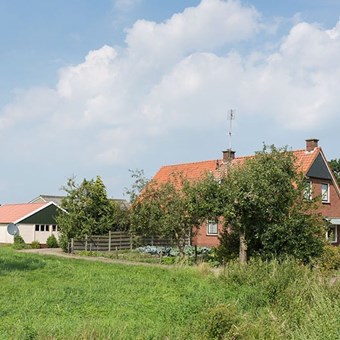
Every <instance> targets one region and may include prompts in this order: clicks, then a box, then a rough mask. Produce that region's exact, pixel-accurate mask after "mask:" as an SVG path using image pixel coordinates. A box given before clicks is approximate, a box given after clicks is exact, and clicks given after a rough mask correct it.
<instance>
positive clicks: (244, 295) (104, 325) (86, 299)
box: [0, 247, 340, 339]
mask: <svg viewBox="0 0 340 340" xmlns="http://www.w3.org/2000/svg"><path fill="white" fill-rule="evenodd" d="M0 287H1V289H2V293H1V294H0V318H1V322H0V339H213V338H215V339H337V338H339V335H340V330H339V324H340V323H339V321H340V320H339V315H340V313H339V312H340V310H339V308H340V307H339V300H340V299H339V298H340V296H339V291H340V287H339V283H337V282H336V283H333V284H332V283H330V278H329V277H328V276H326V275H325V274H322V275H321V274H318V273H316V272H314V271H311V270H310V269H309V268H306V267H303V266H299V265H298V264H296V263H294V262H292V261H289V260H287V261H285V262H283V263H278V262H275V261H273V262H270V263H266V262H261V261H253V262H251V263H250V264H249V265H247V266H239V265H238V264H237V263H231V264H229V265H228V266H227V267H226V268H225V269H224V270H221V271H220V273H219V275H216V273H211V271H210V270H209V268H207V267H201V268H200V269H197V268H182V267H181V268H176V267H173V268H159V267H154V268H153V267H142V266H141V267H138V266H126V265H118V264H113V263H100V262H92V261H91V262H89V261H84V260H69V259H62V258H56V257H45V256H44V257H43V256H39V255H33V254H22V253H16V252H14V251H13V250H12V249H10V248H7V247H0Z"/></svg>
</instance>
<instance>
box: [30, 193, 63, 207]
mask: <svg viewBox="0 0 340 340" xmlns="http://www.w3.org/2000/svg"><path fill="white" fill-rule="evenodd" d="M64 197H65V196H56V195H40V196H38V197H36V198H34V199H32V200H31V201H29V202H28V203H40V202H44V203H48V202H54V203H55V204H57V205H59V206H60V205H61V200H62V199H63V198H64Z"/></svg>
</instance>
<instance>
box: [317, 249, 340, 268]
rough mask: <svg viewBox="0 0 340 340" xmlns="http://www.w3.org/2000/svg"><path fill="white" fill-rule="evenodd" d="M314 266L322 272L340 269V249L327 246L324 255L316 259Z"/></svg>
mask: <svg viewBox="0 0 340 340" xmlns="http://www.w3.org/2000/svg"><path fill="white" fill-rule="evenodd" d="M313 264H314V266H315V267H317V268H320V269H321V270H338V269H340V247H334V246H331V245H326V246H325V248H324V251H323V253H322V255H321V256H320V257H319V258H317V259H315V260H314V262H313Z"/></svg>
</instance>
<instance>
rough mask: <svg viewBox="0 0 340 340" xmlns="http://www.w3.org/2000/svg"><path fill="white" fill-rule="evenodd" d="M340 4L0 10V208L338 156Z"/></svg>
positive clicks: (77, 3) (109, 4)
mask: <svg viewBox="0 0 340 340" xmlns="http://www.w3.org/2000/svg"><path fill="white" fill-rule="evenodd" d="M339 17H340V2H339V1H338V0H322V1H321V0H320V1H317V0H303V1H302V0H301V1H296V0H294V1H293V0H287V1H269V0H268V1H263V0H262V1H260V0H257V1H255V0H253V1H252V0H248V1H227V0H226V1H224V0H203V1H194V0H188V1H185V0H182V1H179V0H116V1H114V0H101V1H95V0H88V1H83V0H73V1H66V0H49V1H43V0H32V1H21V0H20V1H19V0H0V41H1V45H0V57H1V63H0V74H1V78H0V79H1V81H0V93H1V96H0V148H1V155H2V171H1V174H2V176H1V178H0V203H2V204H3V203H11V202H12V203H18V202H26V201H29V200H30V199H32V198H34V197H36V196H38V195H39V194H57V195H58V194H63V192H62V191H60V188H61V186H62V185H64V184H65V183H66V179H67V178H68V177H70V176H73V175H75V176H76V178H77V179H78V181H79V182H80V181H81V180H82V179H83V178H87V179H90V178H93V177H95V176H96V175H99V176H101V177H102V178H103V180H104V183H105V184H106V187H107V190H108V194H109V196H110V197H124V196H123V193H124V191H125V187H128V186H130V184H131V179H130V173H129V171H128V169H136V168H138V169H144V171H145V173H146V175H147V176H148V177H152V176H153V175H154V173H155V172H156V171H157V170H158V168H159V167H160V166H162V165H165V164H174V163H181V162H194V161H200V160H207V159H217V158H220V157H221V151H222V150H223V149H226V148H227V147H228V138H227V130H228V122H227V119H226V116H227V112H228V110H229V109H231V108H232V109H234V110H235V112H236V119H235V121H233V140H232V146H233V149H235V150H236V154H237V155H239V156H241V155H249V154H252V153H254V151H256V150H260V149H261V148H262V145H263V143H266V144H275V145H276V146H285V145H288V146H289V147H291V148H293V149H301V148H304V140H305V139H306V138H311V137H313V138H314V137H315V138H319V139H320V145H321V146H322V147H323V149H324V152H325V153H326V156H327V157H328V158H329V159H331V158H340V148H339V142H338V134H339V133H338V131H339V126H340V115H339V109H338V108H339V107H340V105H339V104H340V99H339V89H340V61H339V60H340V23H339Z"/></svg>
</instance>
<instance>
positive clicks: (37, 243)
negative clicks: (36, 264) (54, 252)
mask: <svg viewBox="0 0 340 340" xmlns="http://www.w3.org/2000/svg"><path fill="white" fill-rule="evenodd" d="M31 248H32V249H40V242H39V241H33V242H32V243H31Z"/></svg>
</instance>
